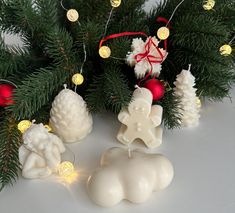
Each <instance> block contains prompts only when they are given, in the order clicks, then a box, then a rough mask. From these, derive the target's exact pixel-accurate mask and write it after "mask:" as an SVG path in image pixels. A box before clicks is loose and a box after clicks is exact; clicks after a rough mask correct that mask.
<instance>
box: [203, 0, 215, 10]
mask: <svg viewBox="0 0 235 213" xmlns="http://www.w3.org/2000/svg"><path fill="white" fill-rule="evenodd" d="M214 6H215V1H214V0H204V4H203V8H204V9H205V10H212V9H213V8H214Z"/></svg>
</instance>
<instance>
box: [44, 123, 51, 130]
mask: <svg viewBox="0 0 235 213" xmlns="http://www.w3.org/2000/svg"><path fill="white" fill-rule="evenodd" d="M44 127H45V128H47V130H48V132H51V131H52V128H51V127H50V126H49V125H48V124H46V125H44Z"/></svg>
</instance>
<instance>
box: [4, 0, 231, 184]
mask: <svg viewBox="0 0 235 213" xmlns="http://www.w3.org/2000/svg"><path fill="white" fill-rule="evenodd" d="M183 2H184V0H182V1H180V3H179V4H178V5H177V6H176V8H175V10H174V11H173V13H172V15H171V17H170V19H169V21H168V22H167V23H166V25H165V26H163V27H161V28H159V29H158V30H157V37H158V38H159V39H160V40H166V39H167V38H168V37H169V36H170V29H169V26H168V25H169V23H170V21H171V19H172V18H173V16H174V14H175V12H176V10H177V9H178V7H179V6H180V5H181V4H182V3H183ZM60 3H61V7H62V8H63V9H64V10H65V11H67V12H66V17H67V19H68V21H70V22H71V23H77V24H78V26H79V27H82V24H81V23H80V22H79V12H78V11H77V10H76V9H74V8H71V9H67V8H65V7H64V5H63V0H61V2H60ZM110 5H111V10H110V13H109V17H108V19H107V22H106V24H105V28H104V32H103V37H102V38H104V37H105V36H106V33H107V30H108V26H109V23H110V21H111V18H112V14H113V11H114V9H115V8H117V7H119V6H120V5H121V0H110ZM202 6H203V8H204V9H205V10H206V11H210V10H214V8H215V6H216V1H215V0H204V1H203V5H202ZM234 40H235V36H234V37H233V38H232V39H231V40H230V41H229V42H228V43H227V44H224V45H222V46H221V47H220V49H219V51H220V54H221V55H222V56H230V55H231V54H232V51H233V49H232V43H233V42H234ZM83 52H84V60H83V62H82V64H81V67H80V71H79V72H78V73H76V74H74V75H73V76H72V79H71V80H72V82H73V83H74V84H75V91H76V88H77V86H79V85H81V84H82V83H83V82H84V77H83V75H82V74H83V68H84V65H85V63H86V61H87V51H86V44H85V41H83ZM111 54H112V52H111V49H110V48H109V47H108V46H106V45H104V46H101V47H100V48H99V55H100V57H101V58H103V59H107V58H109V57H111ZM112 58H114V59H115V57H112ZM0 81H5V82H8V83H11V84H12V85H14V86H15V87H17V86H16V85H15V84H14V83H13V82H10V81H7V80H5V79H0ZM32 124H33V122H31V121H29V120H22V121H20V122H19V123H18V130H19V131H20V132H21V133H22V134H23V133H24V132H25V131H26V130H27V129H28V128H29V127H30V126H31V125H32ZM44 127H45V128H47V129H48V132H51V131H52V129H51V127H50V126H49V125H44ZM57 173H58V175H59V176H61V177H64V178H65V179H68V180H71V178H72V177H74V175H75V168H74V162H70V161H64V162H62V163H61V164H60V165H59V166H58V170H57Z"/></svg>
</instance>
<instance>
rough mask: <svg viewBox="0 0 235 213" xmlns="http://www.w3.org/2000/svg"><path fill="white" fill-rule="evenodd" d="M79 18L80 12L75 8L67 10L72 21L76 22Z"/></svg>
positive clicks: (68, 17)
mask: <svg viewBox="0 0 235 213" xmlns="http://www.w3.org/2000/svg"><path fill="white" fill-rule="evenodd" d="M78 18H79V13H78V11H77V10H75V9H70V10H68V12H67V19H68V20H69V21H71V22H76V21H77V20H78Z"/></svg>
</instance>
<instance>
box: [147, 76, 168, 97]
mask: <svg viewBox="0 0 235 213" xmlns="http://www.w3.org/2000/svg"><path fill="white" fill-rule="evenodd" d="M144 87H145V88H147V89H149V90H150V91H151V93H152V95H153V100H154V101H158V100H160V99H161V98H162V97H163V96H164V93H165V87H164V84H163V83H162V82H161V81H159V80H157V79H150V80H148V81H147V82H146V83H145V84H144Z"/></svg>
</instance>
